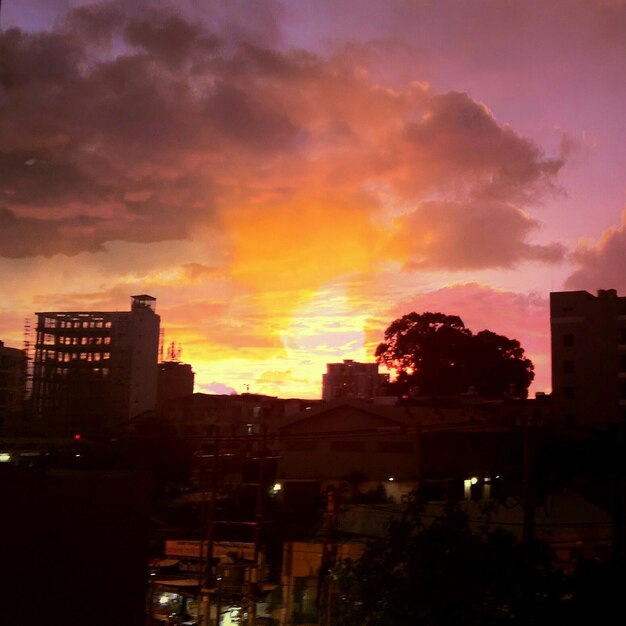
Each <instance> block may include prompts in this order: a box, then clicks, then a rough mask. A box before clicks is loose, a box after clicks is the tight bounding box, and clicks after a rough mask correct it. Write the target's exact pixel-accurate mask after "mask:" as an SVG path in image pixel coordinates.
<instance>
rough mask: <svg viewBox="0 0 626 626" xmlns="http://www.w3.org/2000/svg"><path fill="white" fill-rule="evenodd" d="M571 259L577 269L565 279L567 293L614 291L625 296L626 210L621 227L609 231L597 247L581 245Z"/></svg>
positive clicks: (623, 213)
mask: <svg viewBox="0 0 626 626" xmlns="http://www.w3.org/2000/svg"><path fill="white" fill-rule="evenodd" d="M572 259H573V260H574V262H575V263H576V264H577V265H578V269H577V270H576V271H575V272H574V273H573V274H572V275H571V276H570V277H569V278H568V279H567V281H566V283H565V285H566V287H568V288H569V289H584V290H587V291H589V292H591V293H595V292H596V291H597V290H598V289H617V290H618V291H619V292H621V293H624V292H626V210H625V211H624V212H622V221H621V224H620V225H619V226H618V227H616V228H610V229H608V230H607V231H606V232H605V233H604V234H603V235H602V237H601V239H600V241H599V242H598V244H597V245H596V246H593V245H581V246H579V247H578V248H577V249H576V250H575V251H574V252H573V253H572Z"/></svg>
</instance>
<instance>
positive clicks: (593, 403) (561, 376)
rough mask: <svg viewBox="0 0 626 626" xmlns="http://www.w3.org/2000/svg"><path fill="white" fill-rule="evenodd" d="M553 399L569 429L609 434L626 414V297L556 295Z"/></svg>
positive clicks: (553, 302)
mask: <svg viewBox="0 0 626 626" xmlns="http://www.w3.org/2000/svg"><path fill="white" fill-rule="evenodd" d="M550 324H551V343H552V400H553V403H554V410H555V415H556V416H561V419H562V420H563V421H564V422H565V423H566V424H568V425H572V426H579V427H584V428H590V429H594V430H595V429H605V428H607V427H610V426H611V425H617V424H619V423H620V421H621V420H622V419H623V416H624V415H626V297H619V296H618V295H617V292H616V290H615V289H601V290H599V291H598V293H597V295H595V296H594V295H592V294H590V293H589V292H587V291H564V292H554V293H551V294H550Z"/></svg>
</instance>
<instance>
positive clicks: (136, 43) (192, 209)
mask: <svg viewBox="0 0 626 626" xmlns="http://www.w3.org/2000/svg"><path fill="white" fill-rule="evenodd" d="M190 6H191V5H190ZM235 9H237V11H239V12H237V11H236V10H235ZM263 10H266V11H267V12H266V13H263ZM280 14H281V11H280V9H279V5H278V4H277V3H275V2H272V1H271V0H266V1H265V2H259V3H247V2H243V1H241V2H240V1H237V2H233V3H227V4H224V3H213V4H211V11H208V10H207V12H206V15H203V16H202V18H203V19H195V20H191V19H188V16H187V17H186V16H185V14H183V12H179V13H176V12H172V11H167V10H156V9H154V5H153V4H150V5H149V8H146V7H145V6H144V4H140V5H135V4H133V5H132V6H131V5H129V4H127V3H121V2H111V3H100V4H90V5H86V6H83V7H79V8H77V9H74V10H73V11H71V12H70V13H69V14H68V15H67V17H66V19H65V20H63V21H61V22H60V23H59V24H60V25H59V26H58V28H57V29H56V30H55V31H54V32H40V33H35V34H29V33H26V32H22V31H19V30H16V29H13V30H9V31H6V32H4V33H0V50H1V51H2V53H3V54H2V57H0V58H2V59H3V61H2V65H1V66H0V81H1V85H2V88H1V89H0V107H1V112H2V118H3V124H2V125H1V126H0V149H1V152H0V201H1V202H2V203H3V205H4V206H5V207H6V209H5V212H4V213H3V216H4V217H3V220H4V233H3V235H2V246H1V247H0V255H4V256H11V257H16V256H33V255H52V254H59V253H65V254H76V253H78V252H80V251H92V250H97V249H99V248H100V247H102V245H103V244H105V243H106V242H108V241H114V240H122V241H127V242H155V241H163V240H175V239H176V240H178V239H189V238H194V237H196V238H198V237H202V236H203V235H202V233H205V232H208V229H210V228H212V227H213V228H214V227H215V226H216V225H219V226H222V227H223V228H227V229H228V232H227V233H226V235H227V236H231V237H232V238H233V240H234V241H237V242H239V245H241V246H246V245H249V244H250V242H249V241H248V240H247V239H246V237H247V232H244V231H243V230H242V228H243V225H242V222H241V220H240V219H239V213H238V211H242V210H243V211H244V212H245V211H247V212H248V213H249V219H251V220H252V221H254V212H255V211H263V212H264V213H265V214H267V219H265V218H264V221H263V223H264V224H274V223H275V220H274V217H276V218H277V219H278V218H280V216H281V215H282V216H283V217H284V216H285V215H287V214H289V215H290V214H291V213H292V212H293V211H296V212H297V211H299V210H300V209H301V206H295V205H294V206H293V207H292V206H291V205H289V203H288V200H289V198H292V199H293V198H298V203H300V205H304V206H309V205H310V206H312V204H311V202H309V200H307V198H311V197H317V198H319V197H322V196H323V197H324V198H325V200H324V202H319V203H317V204H315V210H313V209H311V208H310V206H309V209H307V210H308V211H309V212H310V213H311V219H310V230H311V232H310V237H309V239H308V240H309V241H311V242H316V241H323V240H324V237H322V236H319V237H318V236H316V231H319V233H317V234H319V235H323V234H324V231H323V229H324V228H325V225H327V224H328V223H329V216H332V215H336V214H337V213H338V212H340V211H341V210H343V209H342V207H345V206H349V207H355V206H361V205H362V202H361V198H362V197H363V195H364V191H365V190H367V191H368V194H366V195H368V197H369V196H371V193H370V191H369V190H370V189H371V188H372V187H374V188H384V189H385V190H388V193H389V194H391V196H392V197H393V199H394V201H400V202H402V203H403V204H404V205H406V206H408V207H412V210H409V211H408V213H407V217H405V218H403V219H401V220H398V222H397V224H396V226H397V228H398V229H399V231H400V232H397V233H396V234H395V237H396V240H397V242H399V246H398V247H399V249H403V250H407V251H408V258H405V259H403V261H404V262H405V266H406V267H418V266H426V267H455V268H457V267H493V266H496V267H503V266H507V267H508V266H511V265H512V264H515V263H516V262H518V261H522V260H528V259H535V260H536V259H541V260H544V261H552V260H554V259H556V258H558V257H559V256H560V249H559V247H558V246H556V245H553V246H545V247H541V246H534V245H531V244H529V243H528V242H527V237H528V235H529V233H530V232H531V231H532V230H533V229H535V228H537V227H538V222H536V221H535V220H533V219H532V218H530V217H528V216H526V215H525V214H524V213H523V212H522V211H521V209H520V208H519V207H520V206H523V205H525V204H528V203H529V202H531V201H534V200H535V199H536V198H538V197H540V196H541V194H542V193H545V192H546V191H547V190H550V189H551V188H553V187H554V180H555V177H556V175H557V173H558V171H559V169H560V167H561V165H562V162H561V161H560V160H558V159H549V158H547V157H545V155H544V154H543V153H542V152H541V150H540V149H539V148H538V147H537V146H536V145H535V144H534V143H532V142H531V141H528V140H526V139H524V138H523V137H521V136H519V135H518V134H516V133H515V132H514V131H513V130H512V129H510V128H509V127H507V126H506V125H502V124H500V123H499V122H498V121H497V120H496V119H495V118H494V116H493V115H492V114H491V113H490V111H489V110H488V109H487V107H486V106H485V105H483V104H481V103H479V102H476V101H475V100H473V99H472V98H470V97H469V96H468V95H467V94H464V93H454V92H452V93H447V94H436V93H433V92H432V91H431V90H430V88H428V87H427V86H424V85H418V84H417V83H412V84H409V85H407V86H406V88H405V89H400V90H391V89H387V88H383V87H382V86H380V85H378V84H376V83H375V82H373V81H372V80H371V79H370V77H369V75H368V72H367V57H368V55H371V54H372V52H371V51H370V52H367V51H363V50H362V49H354V48H350V47H347V48H346V49H345V50H344V51H342V50H341V49H339V48H336V49H335V50H334V52H333V55H332V56H330V57H327V58H326V57H323V56H322V55H316V54H313V53H311V52H307V51H302V50H287V51H284V50H281V49H279V48H278V47H277V46H276V45H275V44H276V42H277V41H278V38H279V37H278V29H279V21H278V20H279V17H280ZM376 49H377V50H378V51H379V52H380V50H379V48H376ZM361 53H362V54H363V58H361V57H360V56H359V55H360V54H361ZM285 202H287V204H285ZM429 202H430V203H440V204H439V205H436V204H429ZM435 206H436V207H437V208H436V210H434V209H433V207H435ZM61 209H63V210H62V211H61ZM379 209H380V210H384V209H385V206H384V202H383V200H382V199H381V200H380V201H377V202H373V203H372V202H369V203H367V205H363V210H362V211H356V210H355V211H352V209H351V211H352V212H351V214H350V215H351V219H352V220H356V221H358V222H359V223H358V224H357V223H356V222H355V223H354V227H355V228H354V230H355V232H369V230H368V229H373V228H374V225H373V222H371V219H372V215H373V213H375V212H376V211H377V210H379ZM60 211H61V212H60ZM233 212H234V213H235V216H234V218H228V217H226V215H227V214H228V213H233ZM435 215H437V216H438V218H437V220H438V221H436V222H434V221H433V220H434V219H435V218H434V216H435ZM273 216H274V217H273ZM225 217H226V218H225ZM494 225H495V226H494ZM376 228H378V229H379V230H380V231H381V233H380V234H381V236H382V237H384V236H387V233H386V232H383V231H384V227H382V226H380V225H377V226H376ZM424 230H430V231H432V232H433V233H434V234H436V235H437V242H436V243H432V242H431V243H430V244H429V245H424V244H420V245H417V244H416V243H415V242H416V241H418V240H420V241H421V239H419V237H416V233H420V232H423V231H424ZM43 232H48V233H51V234H52V235H53V238H52V240H50V241H42V240H40V238H38V237H36V236H33V234H32V233H43ZM485 234H487V235H488V237H489V238H490V239H491V240H492V243H491V244H490V246H489V247H488V248H487V247H485V246H471V245H466V244H465V241H464V240H463V237H464V236H465V235H467V236H471V237H474V238H475V240H477V239H476V238H479V237H481V236H485ZM250 236H252V237H258V236H259V233H258V232H252V233H250ZM288 236H289V237H291V236H292V235H291V234H288ZM344 236H345V237H347V236H348V235H347V234H346V235H344ZM377 239H378V237H377ZM433 241H434V240H433ZM411 242H413V243H411ZM352 243H354V242H352ZM352 243H349V242H346V247H347V248H349V249H352V248H354V251H355V252H354V254H355V258H362V257H364V256H367V255H368V254H369V255H372V254H374V252H373V250H372V249H368V250H367V251H361V248H360V246H361V243H359V241H357V242H356V243H354V246H352ZM252 249H256V248H255V247H253V248H252ZM234 253H235V255H239V256H240V257H241V256H243V258H245V259H246V263H247V262H248V260H249V262H250V267H256V266H258V262H257V261H258V259H256V260H255V259H249V255H246V254H245V253H242V252H241V250H235V251H234ZM308 254H310V255H315V251H314V250H310V251H309V252H308ZM392 256H393V257H394V258H395V256H396V254H395V253H394V254H393V255H392ZM233 263H234V264H235V265H236V264H237V263H238V261H237V259H234V261H233ZM242 271H243V270H242ZM342 271H345V267H343V266H342ZM331 273H332V271H331ZM243 274H245V271H243Z"/></svg>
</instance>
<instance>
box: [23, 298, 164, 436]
mask: <svg viewBox="0 0 626 626" xmlns="http://www.w3.org/2000/svg"><path fill="white" fill-rule="evenodd" d="M155 302H156V299H155V298H153V297H152V296H149V295H138V296H132V297H131V310H130V311H125V312H102V311H90V312H46V313H37V339H36V344H35V357H34V364H33V386H32V396H31V400H32V425H31V427H32V428H33V430H34V431H36V432H39V433H43V434H59V435H72V434H75V433H84V434H90V433H92V434H96V433H102V432H110V431H115V430H116V429H119V428H123V427H124V424H125V423H126V422H127V420H129V419H131V418H133V417H135V416H137V415H139V414H141V413H144V412H146V411H152V410H154V409H155V408H156V401H157V362H158V349H159V325H160V318H159V316H158V315H157V314H156V312H155Z"/></svg>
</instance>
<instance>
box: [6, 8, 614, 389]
mask: <svg viewBox="0 0 626 626" xmlns="http://www.w3.org/2000/svg"><path fill="white" fill-rule="evenodd" d="M0 29H1V32H0V340H3V341H4V342H5V344H6V345H8V346H12V347H21V346H22V344H23V341H24V322H25V320H26V319H27V318H29V319H31V321H32V322H33V323H34V313H35V312H36V311H57V310H58V311H63V310H68V311H74V310H104V311H108V310H128V308H129V306H130V296H131V295H134V294H141V293H147V294H150V295H152V296H154V297H156V299H157V312H158V313H159V314H160V316H161V326H162V328H164V331H165V333H164V342H165V345H166V346H167V345H168V344H169V343H171V342H175V343H176V344H177V345H180V347H181V348H182V355H181V358H182V360H183V361H185V362H187V363H191V364H192V366H193V369H194V371H195V372H196V391H199V392H207V393H230V392H233V391H235V392H237V393H242V392H244V391H246V389H249V391H251V392H256V393H267V394H270V395H276V396H280V397H305V398H318V397H320V395H321V377H322V374H323V373H324V371H325V364H326V363H329V362H338V361H341V360H343V359H356V360H361V361H373V352H374V348H375V346H376V345H377V343H378V342H380V341H381V340H382V335H383V331H384V329H385V328H386V327H387V325H388V324H389V323H390V322H391V321H392V320H393V319H395V318H397V317H400V316H401V315H403V314H405V313H409V312H410V311H416V312H424V311H441V312H443V313H447V314H454V315H459V316H460V317H461V318H462V319H463V321H464V322H465V324H466V325H467V326H468V327H469V328H470V329H471V330H472V331H474V332H478V331H480V330H483V329H485V328H488V329H490V330H492V331H494V332H497V333H500V334H505V335H507V336H509V337H512V338H516V339H518V340H519V341H520V342H521V344H522V346H523V347H524V348H525V349H526V352H527V355H528V356H529V357H530V358H531V359H532V360H533V362H534V363H535V370H536V380H535V383H534V384H533V386H532V387H531V394H532V393H534V392H536V391H548V392H549V391H550V387H551V383H550V355H549V331H550V324H549V310H548V299H549V293H550V292H551V291H559V290H564V289H586V290H588V291H590V292H592V293H596V291H597V290H598V289H610V288H614V289H617V290H618V293H619V294H620V295H626V213H624V212H623V211H624V208H625V206H626V176H625V173H626V106H625V105H626V0H624V1H622V0H523V1H521V0H179V1H175V0H171V1H169V2H168V1H166V0H159V1H158V2H156V1H147V0H142V1H139V0H133V1H132V2H129V1H128V0H125V1H114V2H87V1H85V0H2V7H1V13H0ZM247 386H249V387H247Z"/></svg>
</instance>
